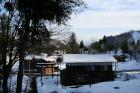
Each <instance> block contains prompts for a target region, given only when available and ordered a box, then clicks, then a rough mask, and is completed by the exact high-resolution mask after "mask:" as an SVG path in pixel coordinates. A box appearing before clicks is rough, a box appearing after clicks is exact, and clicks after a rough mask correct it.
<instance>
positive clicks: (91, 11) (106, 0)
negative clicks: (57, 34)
mask: <svg viewBox="0 0 140 93" xmlns="http://www.w3.org/2000/svg"><path fill="white" fill-rule="evenodd" d="M84 1H85V3H86V4H87V9H85V10H84V11H83V12H81V13H79V14H77V15H72V18H71V20H70V21H69V24H70V25H71V31H73V32H75V33H76V36H77V40H78V41H81V40H83V41H84V42H85V43H90V42H93V41H96V40H99V39H100V38H102V37H103V36H104V35H106V36H111V35H112V36H114V35H118V34H120V33H123V32H128V31H130V30H140V0H84Z"/></svg>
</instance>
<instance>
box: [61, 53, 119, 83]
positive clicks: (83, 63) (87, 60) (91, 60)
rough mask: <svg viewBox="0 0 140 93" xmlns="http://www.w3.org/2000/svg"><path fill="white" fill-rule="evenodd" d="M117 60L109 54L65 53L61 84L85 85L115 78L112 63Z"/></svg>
mask: <svg viewBox="0 0 140 93" xmlns="http://www.w3.org/2000/svg"><path fill="white" fill-rule="evenodd" d="M116 62H117V61H116V60H115V58H114V57H112V56H111V55H108V54H98V55H89V54H64V55H63V62H62V65H63V66H62V67H63V69H61V71H60V79H61V84H62V85H64V86H70V85H84V84H94V83H97V82H102V81H111V80H114V76H115V73H114V72H115V71H113V69H112V63H116ZM64 66H65V67H64Z"/></svg>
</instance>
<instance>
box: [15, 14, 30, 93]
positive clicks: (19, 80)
mask: <svg viewBox="0 0 140 93" xmlns="http://www.w3.org/2000/svg"><path fill="white" fill-rule="evenodd" d="M25 19H26V21H25V31H24V32H20V41H19V42H20V43H19V44H20V45H19V71H18V77H17V87H16V93H21V92H22V79H23V63H24V56H25V54H24V53H25V46H26V45H25V44H26V41H28V34H29V24H30V20H29V19H28V16H26V17H25Z"/></svg>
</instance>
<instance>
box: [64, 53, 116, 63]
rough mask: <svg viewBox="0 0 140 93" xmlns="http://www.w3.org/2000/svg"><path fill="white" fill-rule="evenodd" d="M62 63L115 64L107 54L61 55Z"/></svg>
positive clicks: (112, 58) (113, 59)
mask: <svg viewBox="0 0 140 93" xmlns="http://www.w3.org/2000/svg"><path fill="white" fill-rule="evenodd" d="M63 62H64V63H72V62H74V63H75V62H117V61H116V60H115V58H114V57H113V56H111V55H109V54H97V55H89V54H64V55H63Z"/></svg>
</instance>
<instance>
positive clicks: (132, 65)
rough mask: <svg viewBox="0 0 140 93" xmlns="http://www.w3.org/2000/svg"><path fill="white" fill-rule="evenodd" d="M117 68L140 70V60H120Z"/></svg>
mask: <svg viewBox="0 0 140 93" xmlns="http://www.w3.org/2000/svg"><path fill="white" fill-rule="evenodd" d="M117 70H119V71H120V70H140V62H136V60H131V61H127V62H119V63H118V66H117Z"/></svg>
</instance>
